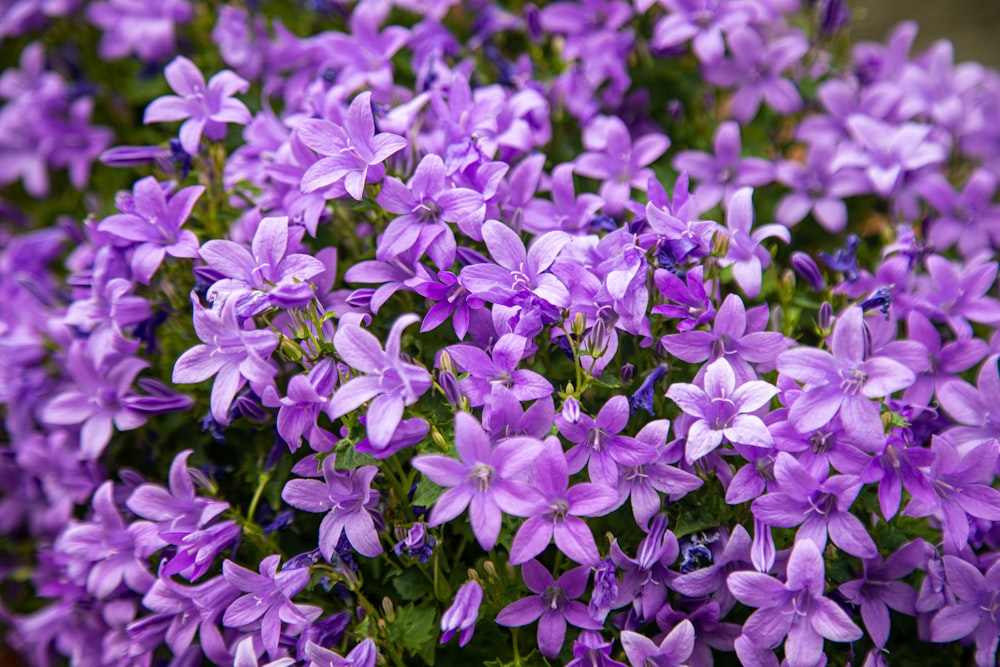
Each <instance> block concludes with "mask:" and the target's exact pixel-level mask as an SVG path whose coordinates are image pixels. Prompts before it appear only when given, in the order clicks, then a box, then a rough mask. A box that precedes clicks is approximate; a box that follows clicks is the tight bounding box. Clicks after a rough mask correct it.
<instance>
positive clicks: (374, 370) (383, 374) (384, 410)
mask: <svg viewBox="0 0 1000 667" xmlns="http://www.w3.org/2000/svg"><path fill="white" fill-rule="evenodd" d="M419 319H420V318H419V317H417V316H416V315H403V316H402V317H400V318H398V319H397V320H396V321H395V322H393V324H392V329H391V330H390V331H389V337H388V339H387V340H386V344H385V350H383V349H382V344H381V343H380V342H379V340H378V338H376V337H375V335H374V334H372V333H371V332H369V331H365V330H364V329H362V328H361V327H359V326H358V325H356V324H341V326H340V328H339V329H337V333H336V334H334V337H333V345H334V348H335V349H336V351H337V355H338V356H339V357H340V358H341V359H342V360H343V361H344V362H345V363H347V364H348V365H350V366H351V367H352V368H353V369H354V370H356V371H359V372H361V373H364V374H365V375H359V376H357V377H354V378H352V379H350V380H348V381H347V382H345V383H344V384H343V385H341V387H340V389H339V390H338V391H337V392H336V393H335V394H334V395H333V398H332V399H331V400H330V404H329V411H328V412H327V414H328V415H329V416H330V419H338V418H340V417H343V416H344V415H346V414H347V413H348V412H351V411H353V410H356V409H357V408H359V407H360V406H361V405H362V404H364V403H366V402H368V401H371V405H369V406H368V412H367V417H368V421H367V429H368V440H369V441H370V442H371V444H372V446H373V447H374V448H375V449H383V448H385V446H386V445H388V444H389V441H390V439H391V438H392V435H393V433H394V432H395V431H396V427H397V426H399V423H400V422H401V421H402V419H403V408H404V407H405V406H407V405H413V404H414V403H416V402H417V399H418V398H420V396H421V395H422V394H424V392H426V391H427V390H428V389H430V388H431V376H430V373H428V372H427V371H426V370H424V369H423V368H422V367H420V366H417V365H415V364H411V363H407V362H406V361H403V359H402V358H400V339H401V338H402V336H403V330H404V329H405V328H406V327H408V326H410V325H411V324H413V323H414V322H416V321H418V320H419Z"/></svg>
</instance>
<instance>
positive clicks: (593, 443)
mask: <svg viewBox="0 0 1000 667" xmlns="http://www.w3.org/2000/svg"><path fill="white" fill-rule="evenodd" d="M628 417H629V409H628V399H627V398H625V397H624V396H614V397H612V398H611V399H609V400H608V402H607V403H605V404H604V407H602V408H601V411H600V412H598V413H597V418H596V419H595V418H593V417H590V416H587V415H581V416H580V419H579V420H577V421H576V422H569V421H566V420H565V419H564V418H563V417H562V415H559V416H557V417H556V426H558V427H559V432H560V433H562V435H563V436H564V437H565V438H566V439H567V440H569V441H570V442H572V443H575V444H574V446H573V447H572V448H570V450H569V451H568V452H566V463H567V464H568V469H569V472H570V473H576V472H579V471H580V470H582V469H583V467H584V466H585V465H586V466H587V470H588V473H589V475H590V481H591V482H594V483H595V484H603V485H604V486H609V487H611V486H615V485H617V484H618V476H619V470H620V468H621V467H624V466H641V465H643V464H646V463H650V462H651V461H652V460H653V458H654V457H655V454H656V452H655V450H653V449H652V448H651V447H648V446H647V445H646V444H644V443H642V442H640V441H639V440H637V439H635V438H632V437H629V436H627V435H620V434H621V432H622V431H623V430H624V429H625V427H626V426H627V425H628Z"/></svg>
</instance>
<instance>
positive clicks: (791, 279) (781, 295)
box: [778, 269, 795, 303]
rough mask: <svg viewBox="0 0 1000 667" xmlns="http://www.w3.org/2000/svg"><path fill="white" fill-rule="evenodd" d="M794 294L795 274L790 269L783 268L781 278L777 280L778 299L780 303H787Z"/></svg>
mask: <svg viewBox="0 0 1000 667" xmlns="http://www.w3.org/2000/svg"><path fill="white" fill-rule="evenodd" d="M793 296H795V274H794V273H793V272H792V270H791V269H785V270H784V271H783V272H782V273H781V280H779V281H778V300H779V301H781V303H788V302H789V301H791V300H792V297H793Z"/></svg>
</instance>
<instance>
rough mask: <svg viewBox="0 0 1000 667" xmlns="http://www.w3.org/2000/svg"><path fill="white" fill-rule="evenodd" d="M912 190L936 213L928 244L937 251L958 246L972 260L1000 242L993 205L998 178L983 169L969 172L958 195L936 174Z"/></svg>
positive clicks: (997, 209)
mask: <svg viewBox="0 0 1000 667" xmlns="http://www.w3.org/2000/svg"><path fill="white" fill-rule="evenodd" d="M915 187H916V189H917V191H918V192H919V193H920V196H922V197H923V198H924V199H926V200H927V201H928V202H929V203H930V204H931V206H933V207H934V208H935V209H936V210H937V215H936V216H933V218H932V220H931V222H930V227H929V229H928V231H927V241H928V242H929V243H930V244H931V245H933V246H934V247H935V248H937V249H938V250H946V249H947V248H950V247H952V246H953V245H956V244H957V245H958V249H959V251H960V252H961V253H962V255H963V256H964V257H967V258H971V257H974V256H975V255H978V254H979V253H981V252H982V250H983V248H985V247H987V246H989V245H996V243H997V241H1000V206H998V205H997V204H994V203H993V201H994V198H995V197H994V195H995V194H996V190H997V178H996V176H995V175H993V174H992V173H990V172H989V171H987V170H986V169H977V170H975V171H974V172H972V174H970V175H969V177H968V179H967V180H966V181H965V186H964V187H963V189H962V191H961V192H956V191H955V190H954V189H953V188H952V186H951V184H950V183H949V182H948V179H947V178H945V177H944V175H943V174H941V173H937V172H934V173H931V174H928V175H927V177H926V178H921V179H920V180H919V181H917V183H916V184H915Z"/></svg>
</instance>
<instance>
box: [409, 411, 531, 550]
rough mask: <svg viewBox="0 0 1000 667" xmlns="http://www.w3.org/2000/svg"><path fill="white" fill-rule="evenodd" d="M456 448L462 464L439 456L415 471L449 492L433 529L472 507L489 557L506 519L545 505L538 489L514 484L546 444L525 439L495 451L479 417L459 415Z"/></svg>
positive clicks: (425, 459) (435, 512)
mask: <svg viewBox="0 0 1000 667" xmlns="http://www.w3.org/2000/svg"><path fill="white" fill-rule="evenodd" d="M455 447H456V448H457V449H458V455H459V457H460V458H461V461H456V460H455V459H452V458H450V457H447V456H440V455H436V454H428V455H424V456H418V457H416V458H414V459H413V462H412V464H413V467H414V468H416V469H417V470H419V471H420V472H422V473H423V474H424V475H426V476H427V478H428V479H430V480H431V481H432V482H434V483H435V484H439V485H441V486H444V487H447V488H448V490H447V491H445V492H444V493H443V494H442V495H441V497H440V498H438V500H437V502H435V503H434V507H433V509H432V510H431V517H430V521H429V523H428V525H430V526H438V525H440V524H442V523H445V522H448V521H451V520H452V519H454V518H455V517H457V516H458V515H459V514H461V513H462V512H463V511H464V510H465V508H466V507H468V508H469V518H470V523H471V524H472V532H473V533H474V534H475V536H476V540H478V542H479V544H480V546H482V547H483V549H485V550H486V551H489V550H491V549H492V548H493V547H494V546H495V545H496V541H497V537H498V536H499V535H500V521H501V519H502V517H503V513H505V512H506V513H507V514H513V515H515V516H530V515H531V511H532V510H533V508H534V505H535V504H536V503H537V502H539V501H540V500H541V498H540V495H539V493H538V492H537V491H536V490H535V489H533V488H532V487H530V486H528V485H527V484H525V483H524V482H521V481H518V480H516V479H514V478H515V477H516V476H517V475H518V474H519V473H521V472H522V471H524V470H525V469H527V468H528V467H530V466H531V464H532V463H533V462H534V460H535V458H536V456H537V455H538V453H539V452H540V451H541V450H542V443H541V441H539V440H537V439H536V438H531V437H525V436H520V437H514V438H508V439H506V440H503V441H501V442H499V443H497V444H495V445H494V444H493V443H492V442H491V440H490V437H489V436H488V435H487V434H486V432H485V431H484V430H483V427H482V426H480V425H479V423H478V422H477V421H476V419H475V417H473V416H472V415H470V414H468V413H466V412H459V413H458V414H456V415H455ZM543 548H544V547H543Z"/></svg>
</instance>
